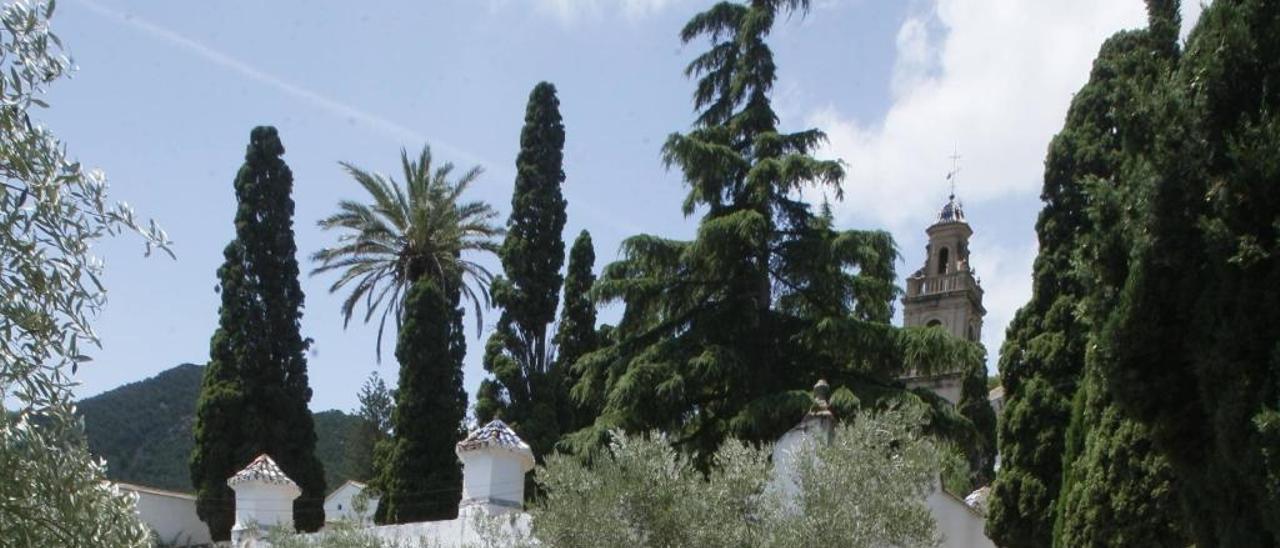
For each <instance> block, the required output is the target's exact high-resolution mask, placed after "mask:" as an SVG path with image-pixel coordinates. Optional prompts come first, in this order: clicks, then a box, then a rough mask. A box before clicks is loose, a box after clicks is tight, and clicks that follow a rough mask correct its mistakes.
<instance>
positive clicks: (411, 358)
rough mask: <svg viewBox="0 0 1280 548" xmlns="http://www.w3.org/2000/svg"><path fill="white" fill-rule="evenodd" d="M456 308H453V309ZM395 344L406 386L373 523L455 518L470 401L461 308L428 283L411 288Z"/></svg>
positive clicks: (396, 414)
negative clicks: (458, 451) (460, 445)
mask: <svg viewBox="0 0 1280 548" xmlns="http://www.w3.org/2000/svg"><path fill="white" fill-rule="evenodd" d="M451 304H453V306H451ZM404 310H405V316H404V323H403V324H402V325H401V327H400V335H399V340H398V342H397V344H396V359H397V360H398V361H399V362H400V387H399V390H398V394H397V401H396V407H395V411H393V412H392V423H393V425H394V428H395V436H394V437H393V438H392V439H391V440H390V441H389V442H388V443H387V446H386V448H385V449H382V451H385V455H382V456H381V458H382V459H383V460H384V462H385V463H386V464H385V465H384V466H382V467H381V469H380V470H379V471H378V474H379V477H378V479H377V482H376V486H377V488H378V489H379V490H380V491H381V494H382V498H381V499H380V500H379V502H378V508H377V510H376V512H375V515H374V520H375V521H377V522H378V523H408V522H414V521H428V520H440V519H452V518H454V517H455V516H456V515H457V512H458V500H459V498H460V496H461V493H462V467H461V465H460V464H459V463H458V458H457V456H455V455H454V444H456V443H457V442H458V440H459V439H460V438H461V436H462V435H463V434H464V432H463V430H462V420H463V418H464V416H465V414H466V411H467V395H466V392H465V391H464V390H463V388H462V353H461V352H459V351H458V350H459V347H458V345H457V340H459V339H461V338H462V337H463V333H461V332H460V330H458V329H457V328H456V323H457V322H456V316H460V315H461V313H462V309H460V308H458V307H457V306H456V303H450V302H449V301H448V297H447V296H446V295H445V294H444V292H442V291H440V290H439V289H438V288H436V286H435V282H434V281H432V280H431V279H430V278H422V279H421V280H419V281H418V282H416V283H414V285H413V287H411V288H410V289H409V292H408V294H407V295H406V298H405V303H404Z"/></svg>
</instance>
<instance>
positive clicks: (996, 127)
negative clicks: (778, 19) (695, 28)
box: [807, 0, 1201, 361]
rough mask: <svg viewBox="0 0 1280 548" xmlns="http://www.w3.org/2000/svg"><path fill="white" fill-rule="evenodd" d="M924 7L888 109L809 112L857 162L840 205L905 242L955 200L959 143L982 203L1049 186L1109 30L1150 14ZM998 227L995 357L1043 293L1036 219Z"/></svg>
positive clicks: (1192, 17)
mask: <svg viewBox="0 0 1280 548" xmlns="http://www.w3.org/2000/svg"><path fill="white" fill-rule="evenodd" d="M924 8H925V9H924V10H922V11H918V12H916V13H913V14H912V15H910V16H909V17H907V19H906V20H905V21H904V22H903V23H902V24H901V26H900V27H899V30H898V33H897V36H896V40H895V51H896V57H895V61H894V67H893V76H892V81H891V82H890V90H889V91H890V98H891V105H890V107H889V108H888V110H887V112H886V113H885V114H884V116H883V118H881V119H879V120H871V121H867V120H855V119H851V118H850V117H848V116H845V115H844V114H842V113H841V112H840V110H839V109H838V108H836V107H835V106H827V107H823V108H818V109H814V110H811V111H810V112H809V114H808V116H807V122H808V124H809V125H811V126H816V127H819V128H822V129H823V130H825V131H826V132H827V135H828V137H829V138H830V142H829V144H828V146H827V147H826V148H825V150H824V154H825V155H828V156H831V157H838V158H841V159H843V160H844V161H845V162H846V163H847V164H848V165H847V170H848V176H847V179H846V181H845V186H844V188H845V193H846V195H847V196H848V199H847V200H846V201H845V202H843V203H838V204H835V208H836V213H837V215H838V216H839V217H840V219H841V220H842V221H844V222H845V223H846V224H848V223H850V221H857V222H858V224H865V223H866V222H871V223H874V224H879V225H887V226H888V228H889V229H890V230H891V231H893V232H894V234H895V236H896V237H897V238H898V240H899V241H911V240H910V238H911V237H913V236H914V235H915V234H916V233H918V231H919V230H920V229H921V227H923V226H925V225H927V224H928V223H929V222H930V221H931V220H932V218H931V217H932V216H933V215H934V214H935V213H936V211H937V208H938V206H939V205H940V204H942V203H943V202H944V201H945V199H946V195H947V191H948V189H947V184H946V174H947V173H948V171H949V170H950V169H951V160H950V159H949V158H948V156H949V155H951V153H952V150H953V147H954V148H955V149H958V151H959V153H960V155H961V156H962V160H961V173H960V175H959V177H958V181H959V185H958V189H957V194H959V196H960V197H961V198H963V199H964V200H965V201H966V202H968V204H969V205H970V206H972V205H974V204H979V203H983V202H988V201H991V200H994V199H997V198H1005V199H1009V198H1010V197H1012V196H1027V195H1035V194H1037V193H1038V192H1039V190H1040V187H1041V182H1042V175H1043V162H1044V156H1045V152H1046V149H1047V147H1048V144H1049V140H1050V139H1051V138H1052V137H1053V135H1054V134H1055V133H1056V132H1057V131H1058V130H1059V129H1060V128H1061V126H1062V121H1063V119H1064V118H1065V116H1066V111H1067V107H1068V105H1069V104H1070V101H1071V97H1072V94H1073V93H1075V91H1076V90H1078V89H1079V88H1080V86H1081V85H1083V84H1084V82H1085V81H1086V80H1087V79H1088V76H1089V70H1090V66H1091V63H1092V61H1093V58H1094V57H1095V56H1096V55H1097V52H1098V48H1099V47H1100V46H1101V44H1102V42H1103V40H1105V39H1106V38H1107V37H1108V36H1110V35H1112V34H1113V33H1115V32H1117V31H1120V30H1123V29H1127V28H1138V27H1141V26H1144V25H1145V23H1146V11H1145V8H1144V6H1143V3H1142V2H1138V1H1136V0H1133V1H1126V2H1117V1H1115V0H1078V1H1075V2H1027V1H1024V0H935V1H933V2H930V3H928V4H927V5H925V6H924ZM1200 11H1201V6H1200V3H1199V0H1183V20H1184V27H1185V28H1190V27H1191V25H1192V24H1194V22H1195V21H1196V19H1197V18H1198V17H1199V14H1200ZM1184 36H1185V31H1184ZM970 221H971V222H975V223H981V220H980V219H972V218H971V219H970ZM995 237H996V238H998V240H999V241H989V242H985V244H986V245H979V243H977V242H975V244H974V254H973V256H974V261H975V266H976V267H978V269H979V273H980V274H981V275H982V276H983V278H984V279H983V287H984V288H986V291H987V293H986V297H985V304H986V307H987V310H988V316H987V321H986V325H985V327H984V336H983V340H984V342H985V343H986V344H987V348H988V350H989V351H990V352H991V354H992V356H993V358H994V356H995V354H996V353H997V352H998V351H999V347H1000V346H999V345H1000V344H1001V343H1002V342H1003V340H1004V331H1005V328H1006V326H1007V323H1008V321H1009V320H1010V319H1012V317H1013V314H1014V312H1015V311H1016V310H1017V309H1018V307H1020V306H1022V305H1023V304H1024V303H1025V302H1026V301H1027V300H1028V298H1029V297H1030V295H1031V264H1032V261H1033V260H1034V258H1035V252H1036V241H1035V234H1034V233H1033V232H1032V231H1031V230H1030V227H1027V231H1026V233H1018V234H1001V235H996V236H995ZM909 266H910V265H909ZM993 361H994V359H993Z"/></svg>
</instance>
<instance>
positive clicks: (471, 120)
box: [38, 0, 1199, 410]
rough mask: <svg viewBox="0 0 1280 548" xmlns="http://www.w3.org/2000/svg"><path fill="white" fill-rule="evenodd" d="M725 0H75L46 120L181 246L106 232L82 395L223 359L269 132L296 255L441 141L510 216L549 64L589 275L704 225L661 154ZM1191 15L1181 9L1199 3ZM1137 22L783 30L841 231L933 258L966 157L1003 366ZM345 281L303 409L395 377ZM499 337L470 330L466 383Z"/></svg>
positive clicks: (830, 4)
mask: <svg viewBox="0 0 1280 548" xmlns="http://www.w3.org/2000/svg"><path fill="white" fill-rule="evenodd" d="M1191 1H1192V2H1194V1H1195V0H1191ZM709 4H710V2H707V1H701V0H697V1H695V0H687V1H681V0H438V1H434V2H411V1H403V2H399V1H397V2H389V1H388V2H377V3H364V2H328V1H325V2H315V1H313V2H303V1H301V0H275V1H272V2H261V1H259V0H224V1H219V2H188V1H171V2H141V1H136V2H129V1H125V0H65V1H64V2H61V3H59V7H58V10H59V11H58V13H57V14H56V15H55V17H54V20H53V28H54V30H55V32H57V33H58V34H59V35H60V36H61V37H62V38H63V41H64V42H65V43H66V44H67V47H68V50H69V52H70V53H71V54H72V57H73V58H74V59H75V61H76V63H77V65H78V66H79V71H78V72H77V73H76V74H75V76H74V78H72V79H71V80H69V81H63V82H60V83H58V84H57V85H55V87H54V89H53V91H52V93H51V94H50V96H49V102H50V103H51V104H52V107H51V108H50V109H49V110H47V111H43V112H41V113H39V114H38V116H39V118H40V119H41V121H43V123H45V124H46V125H48V126H49V127H51V128H52V129H53V130H54V132H55V133H56V134H58V135H59V136H60V137H61V138H62V139H63V140H64V141H66V142H67V144H68V146H69V148H70V150H71V151H72V153H73V155H75V156H77V157H79V158H80V159H81V160H83V161H84V162H85V163H86V164H87V165H90V166H95V167H99V168H101V169H103V170H104V171H105V172H106V173H107V175H108V177H109V179H110V181H111V185H112V187H111V188H112V196H113V197H114V198H115V199H117V200H123V201H127V202H128V203H130V204H131V205H133V206H134V207H135V208H136V209H137V210H138V211H139V213H140V214H142V215H143V216H144V217H153V218H155V219H156V220H157V221H159V222H160V224H161V225H162V226H164V227H165V229H166V230H167V231H168V232H169V234H170V236H171V237H172V239H173V240H174V241H175V247H174V249H175V251H176V253H177V256H178V258H177V260H176V261H171V260H169V259H167V258H163V257H152V258H149V259H144V258H143V257H142V246H141V244H140V242H138V241H136V240H134V239H130V238H120V239H117V240H114V241H108V242H104V243H103V244H102V245H101V246H100V247H99V248H98V249H97V252H98V253H99V254H100V255H101V256H102V257H103V259H104V260H105V262H106V269H107V273H106V276H105V283H106V285H107V287H108V289H109V303H108V305H107V308H106V310H105V311H104V313H103V314H102V315H101V316H100V317H99V319H98V323H97V327H98V330H99V335H100V336H101V339H102V343H103V349H102V350H101V351H98V352H97V353H96V356H95V360H94V362H93V363H91V364H89V365H88V366H87V367H84V368H82V369H81V372H80V374H79V375H78V379H79V380H80V381H81V382H82V383H83V384H82V386H81V387H80V388H79V394H80V395H82V396H88V395H93V394H96V393H99V392H102V391H104V390H107V389H110V388H113V387H115V386H118V385H120V384H124V383H127V382H132V381H136V380H141V379H143V378H145V377H148V376H151V375H154V374H156V373H158V372H160V371H163V370H165V369H168V368H170V367H172V366H174V365H176V364H178V363H183V362H193V363H203V362H204V361H205V360H207V357H208V344H209V337H210V335H211V334H212V333H213V330H214V328H215V327H216V323H217V308H218V296H217V294H216V293H215V292H214V288H215V285H216V277H215V271H216V270H217V268H218V266H219V264H220V262H221V259H222V256H221V250H222V248H223V246H225V245H226V243H227V241H228V240H229V239H230V238H231V237H232V236H233V227H232V224H231V219H232V216H233V213H234V207H235V206H234V194H233V189H232V181H233V179H234V176H235V172H236V170H237V169H238V167H239V166H240V163H241V162H242V160H243V155H244V147H245V145H246V143H247V140H248V135H249V130H250V129H251V128H252V127H253V126H255V125H263V124H267V125H274V126H276V127H277V128H278V129H279V131H280V135H281V137H282V139H283V141H284V144H285V148H286V150H287V152H286V154H285V157H284V158H285V161H286V162H288V164H289V165H290V167H291V168H292V169H293V172H294V178H295V182H294V184H295V188H294V199H295V201H296V203H297V212H296V217H295V230H296V234H297V242H298V247H299V250H300V254H299V258H300V260H301V261H302V266H303V269H304V270H309V269H310V267H311V264H310V263H309V262H307V261H306V260H305V258H306V255H309V254H310V253H311V252H313V251H315V250H317V249H320V248H321V247H323V246H325V245H327V244H329V243H331V242H332V241H333V237H334V235H333V234H324V233H322V232H321V231H320V230H319V229H317V228H316V226H315V222H316V220H318V219H319V218H321V217H322V216H324V215H326V214H327V213H329V212H330V211H332V209H333V208H334V205H335V204H336V203H337V201H338V200H339V199H342V198H356V199H363V198H364V196H362V195H361V193H360V191H359V189H358V188H357V187H356V185H355V184H354V183H353V182H352V181H350V180H349V179H348V177H347V176H345V175H344V173H343V172H342V171H341V170H340V168H339V166H338V164H337V162H338V161H347V162H351V163H354V164H356V165H359V166H361V167H364V168H366V169H370V170H375V171H382V172H391V173H395V169H396V165H397V161H398V157H397V154H398V151H399V149H400V148H401V147H406V148H408V149H410V150H411V151H415V150H417V149H418V148H420V147H421V146H422V145H423V144H426V143H429V144H430V145H431V146H432V149H433V151H434V152H435V156H436V158H437V159H439V160H448V161H452V162H454V163H455V164H459V165H460V166H462V167H470V166H472V165H480V166H483V167H484V169H485V170H486V173H485V175H484V176H482V178H481V179H480V181H479V182H478V183H477V184H476V185H475V187H474V192H473V193H472V194H471V197H473V198H479V199H484V200H487V201H489V202H491V203H492V204H494V205H495V206H496V207H497V208H498V209H499V210H500V211H501V212H502V214H503V217H504V218H505V215H506V213H507V212H508V211H509V209H510V207H509V204H510V196H511V187H512V180H513V177H514V169H513V165H514V159H515V155H516V152H517V148H518V136H519V131H520V125H521V122H522V118H523V112H524V108H525V101H526V99H527V96H528V93H529V91H530V89H531V88H532V87H533V85H534V84H536V83H537V82H538V81H540V80H547V81H550V82H552V83H554V84H555V85H556V86H557V88H558V90H559V97H560V101H561V112H562V114H563V116H564V122H565V128H566V133H567V138H566V147H565V171H566V174H567V181H566V183H565V187H564V191H565V195H566V198H567V199H568V202H569V221H568V225H567V226H566V228H565V235H566V239H567V240H571V239H572V238H573V237H574V235H575V234H577V232H578V231H579V230H581V229H584V228H585V229H588V230H590V231H591V233H592V236H593V238H594V239H595V243H596V254H597V258H598V259H597V265H596V267H597V270H599V268H600V267H602V266H603V265H604V264H605V263H606V262H607V261H609V260H612V259H613V258H615V257H616V251H617V248H618V243H619V242H620V241H621V240H622V239H623V238H625V237H627V236H630V235H633V234H637V233H640V232H646V233H653V234H659V235H662V236H666V237H675V238H687V237H689V236H690V235H691V234H692V231H693V228H694V226H695V220H696V217H695V218H693V219H685V218H683V216H682V215H681V214H680V202H681V200H682V198H683V195H684V187H683V185H682V182H681V179H680V176H679V173H677V172H667V171H665V170H664V169H663V168H662V166H661V163H660V161H659V157H658V152H659V146H660V145H661V143H662V142H663V140H664V139H665V137H666V136H667V135H668V134H669V133H671V132H674V131H683V130H685V129H687V128H688V126H689V123H690V121H691V120H692V117H693V113H692V109H691V107H692V105H691V103H690V92H691V91H692V86H691V84H690V83H689V81H688V80H686V79H685V78H684V76H683V68H684V65H685V64H686V63H687V62H688V61H689V60H690V59H691V58H692V57H693V56H694V55H696V54H697V53H698V52H700V51H701V50H702V48H703V45H702V44H693V45H690V46H688V47H682V46H681V45H680V43H679V40H678V38H677V33H678V31H679V29H680V27H681V25H682V24H683V22H684V21H685V20H687V19H688V18H689V17H690V16H691V15H693V14H694V13H696V12H697V11H699V10H700V9H702V8H704V7H705V6H707V5H709ZM1198 12H1199V10H1198V8H1196V7H1195V5H1193V4H1192V3H1190V2H1188V3H1187V5H1186V6H1185V7H1184V14H1185V16H1186V17H1188V18H1189V19H1193V18H1194V17H1195V15H1197V14H1198ZM1143 20H1144V13H1143V3H1142V2H1141V1H1140V0H1124V1H1120V0H1087V1H1070V2H1068V1H1065V0H1063V1H1059V0H1037V1H1035V2H1025V1H1020V0H936V1H929V0H918V1H916V0H913V1H901V2H900V1H888V0H814V8H813V10H812V11H811V12H810V13H809V15H808V16H807V17H805V18H798V17H797V18H793V19H791V20H789V21H784V22H782V23H781V24H780V25H779V27H778V28H777V29H776V31H775V33H774V36H773V39H772V44H773V46H774V50H775V53H776V56H777V62H778V64H779V67H780V71H779V74H780V80H779V82H778V86H777V90H776V93H775V106H776V108H777V109H778V111H779V113H780V114H781V116H782V117H783V126H784V127H786V128H789V129H798V128H802V127H811V126H816V127H820V128H822V129H824V130H826V131H827V132H828V134H829V136H830V138H831V141H830V144H829V146H827V147H826V148H825V149H824V150H823V152H822V154H823V155H825V156H829V157H838V158H842V159H843V160H845V161H846V162H848V164H849V165H848V171H849V178H848V180H847V182H846V184H845V195H846V196H845V200H844V202H842V203H839V204H836V213H837V218H838V222H839V224H840V225H841V226H843V227H847V228H885V229H888V230H891V231H892V232H893V234H894V236H895V237H896V238H897V241H898V245H899V246H900V248H901V252H902V255H903V260H902V261H901V262H899V264H898V272H899V274H900V275H905V274H909V273H910V272H912V271H914V270H915V269H916V268H917V267H918V266H919V264H920V263H921V262H922V261H923V247H924V232H923V231H924V228H925V227H926V226H927V225H928V224H929V223H930V221H931V220H932V218H933V217H934V216H935V215H936V213H937V209H938V208H939V207H940V206H941V205H942V203H943V202H944V201H945V199H946V195H947V192H948V189H947V186H946V183H945V180H944V177H945V175H946V173H947V171H948V170H949V169H950V166H951V160H950V159H948V156H950V155H951V154H952V151H953V149H954V150H958V152H959V154H960V155H961V156H962V160H961V172H960V175H959V181H960V183H959V189H958V194H959V195H960V197H961V199H962V200H964V202H965V204H966V211H967V212H968V216H969V220H970V223H971V224H972V225H973V227H974V230H975V231H976V235H975V237H974V241H973V244H972V246H971V249H972V253H973V263H974V265H975V267H976V268H977V270H978V273H979V275H980V276H981V278H982V282H983V286H984V288H985V289H986V306H987V309H988V316H987V319H986V325H985V328H984V334H983V342H984V343H985V344H986V345H987V348H988V350H989V352H990V353H991V360H990V363H991V368H992V371H994V364H995V354H996V352H997V351H998V349H999V345H1000V342H1001V341H1002V340H1003V337H1004V329H1005V325H1006V324H1007V322H1008V320H1009V318H1010V317H1011V316H1012V314H1013V312H1014V311H1015V310H1016V309H1017V307H1018V306H1020V305H1021V304H1022V303H1024V302H1025V301H1026V300H1027V298H1028V297H1029V296H1030V271H1031V262H1032V260H1033V259H1034V257H1035V250H1036V241H1035V233H1034V230H1033V226H1034V222H1035V216H1036V214H1037V212H1038V211H1039V207H1040V204H1039V200H1038V194H1039V189H1040V180H1041V171H1042V163H1043V157H1044V151H1045V147H1046V146H1047V144H1048V142H1049V139H1050V138H1051V137H1052V135H1053V133H1054V132H1056V131H1057V129H1058V128H1059V127H1060V126H1061V122H1062V119H1063V116H1064V114H1065V112H1066V107H1067V105H1068V103H1069V101H1070V98H1071V93H1072V92H1073V91H1074V90H1076V89H1078V88H1079V86H1080V85H1082V84H1083V83H1084V81H1085V80H1086V79H1087V76H1088V69H1089V63H1090V61H1091V60H1092V58H1093V56H1094V55H1095V54H1096V52H1097V49H1098V46H1099V45H1100V44H1101V42H1102V40H1103V39H1104V38H1105V37H1106V36H1108V35H1110V34H1111V33H1113V32H1115V31H1118V30H1122V29H1125V28H1133V27H1136V26H1139V25H1141V24H1142V23H1143ZM815 198H817V196H815ZM490 263H491V264H495V265H496V261H490ZM330 282H331V278H326V277H309V276H305V277H304V279H303V280H302V284H303V289H304V291H305V292H306V294H307V306H306V309H305V311H304V318H303V323H302V329H303V334H304V336H308V337H311V338H313V339H314V340H315V343H314V345H313V349H312V353H311V355H310V357H309V364H310V374H311V384H312V387H313V389H314V397H313V399H312V402H311V406H312V409H314V410H323V409H331V408H338V409H343V410H350V409H353V408H354V407H355V406H356V398H355V395H356V392H357V389H358V387H359V385H360V383H361V382H362V380H363V379H364V378H365V377H366V376H367V375H368V374H369V372H370V371H373V370H375V369H376V370H377V371H378V372H379V373H380V374H381V375H382V376H383V377H385V378H388V379H394V378H395V376H396V371H397V368H396V364H395V362H394V359H392V357H391V356H390V355H389V354H388V355H387V356H385V358H384V360H383V363H382V364H381V365H378V364H377V363H376V362H375V359H374V351H373V349H374V334H375V332H376V327H373V326H365V325H361V324H356V323H353V324H352V325H351V327H350V328H349V329H347V330H345V331H344V330H343V328H342V320H341V316H340V314H339V309H338V307H339V302H340V298H341V296H340V295H339V296H334V295H329V294H328V293H327V288H328V284H329V283H330ZM616 313H617V311H616V310H614V311H606V312H605V313H604V316H605V318H606V319H608V318H610V317H616ZM493 317H496V312H495V313H493ZM469 321H470V320H469ZM486 323H491V318H488V317H486ZM483 342H484V341H483V338H482V339H474V338H472V339H469V340H468V348H469V352H468V356H467V360H466V386H467V389H468V392H470V393H471V394H473V395H474V392H475V388H476V386H477V385H478V384H479V382H480V380H481V378H483V374H484V373H483V370H482V369H481V367H480V365H479V362H480V355H481V353H482V347H483Z"/></svg>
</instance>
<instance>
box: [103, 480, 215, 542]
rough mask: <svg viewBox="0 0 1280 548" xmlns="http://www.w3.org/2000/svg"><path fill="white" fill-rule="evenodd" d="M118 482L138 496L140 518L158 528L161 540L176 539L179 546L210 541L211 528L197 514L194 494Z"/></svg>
mask: <svg viewBox="0 0 1280 548" xmlns="http://www.w3.org/2000/svg"><path fill="white" fill-rule="evenodd" d="M118 485H119V487H120V489H121V490H122V491H129V492H131V493H134V494H136V495H137V496H138V502H137V506H136V508H137V512H138V517H139V518H141V519H142V521H143V523H146V524H147V526H148V527H151V529H153V530H155V532H156V533H157V535H158V537H159V540H160V541H161V542H165V543H168V542H174V541H176V542H177V543H178V545H179V546H181V545H183V544H184V543H185V544H190V545H194V546H199V545H203V544H209V543H210V542H211V539H210V538H209V528H208V527H207V526H205V524H204V522H203V521H200V517H199V516H197V515H196V498H195V496H193V495H187V494H184V493H175V492H171V491H164V490H160V489H152V488H149V487H142V486H139V485H130V484H127V483H121V484H118Z"/></svg>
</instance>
